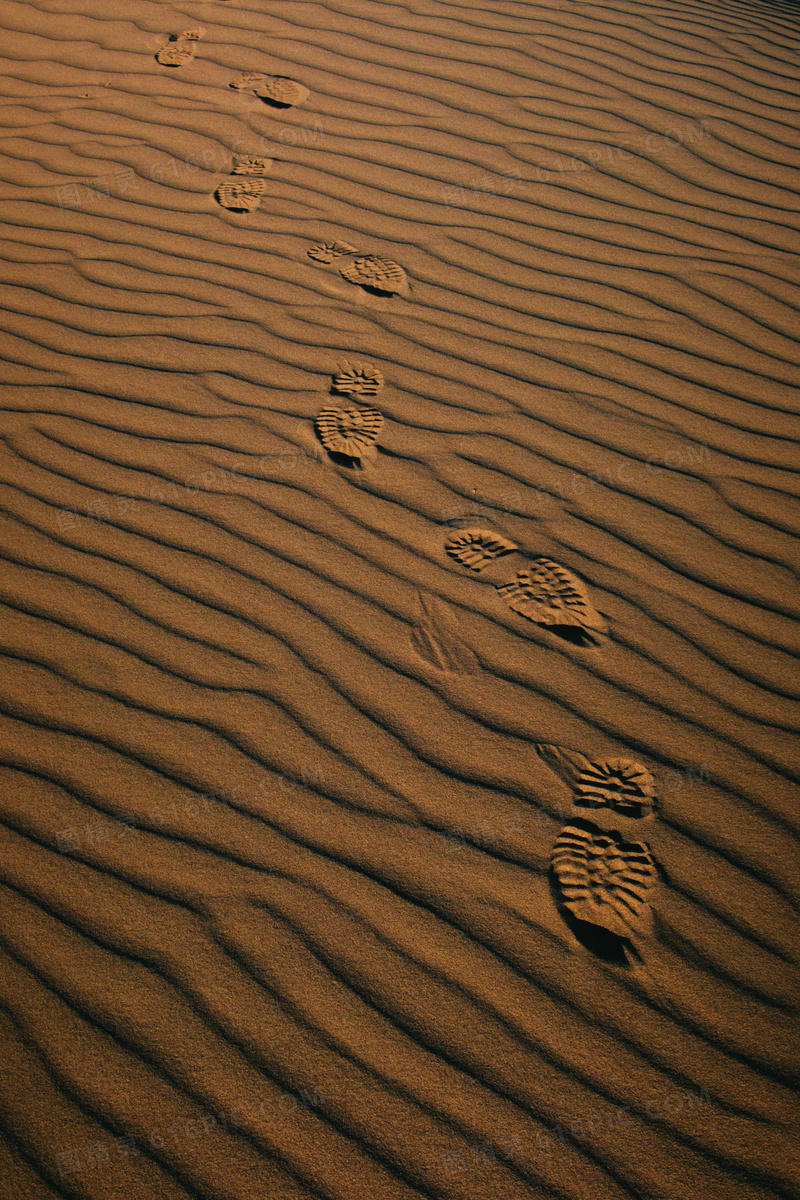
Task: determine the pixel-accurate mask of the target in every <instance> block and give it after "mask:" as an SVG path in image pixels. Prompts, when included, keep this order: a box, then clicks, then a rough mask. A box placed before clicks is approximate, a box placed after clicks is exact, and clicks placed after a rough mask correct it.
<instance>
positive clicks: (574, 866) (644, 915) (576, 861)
mask: <svg viewBox="0 0 800 1200" xmlns="http://www.w3.org/2000/svg"><path fill="white" fill-rule="evenodd" d="M550 866H551V871H552V880H553V883H554V887H555V893H556V901H557V903H558V906H559V908H561V909H562V910H565V911H566V912H567V913H568V914H570V916H571V917H572V918H574V921H575V922H578V923H580V925H582V926H589V927H590V928H589V929H583V930H580V929H576V928H575V924H573V923H572V922H570V928H572V929H573V931H575V932H578V933H581V934H582V935H583V936H582V940H583V941H584V944H585V945H588V946H589V947H590V948H592V949H597V950H598V952H602V951H607V950H608V949H609V946H608V944H607V943H604V942H603V941H602V939H601V940H600V942H595V943H594V945H593V944H592V931H591V927H594V928H596V929H599V930H601V931H605V932H606V933H607V934H611V935H613V937H614V938H618V939H625V940H627V939H629V938H631V937H632V936H635V935H640V934H644V933H647V932H649V930H650V927H651V923H652V915H651V912H650V898H651V896H650V893H651V889H652V887H653V885H654V884H655V882H656V879H657V877H658V876H657V871H656V864H655V860H654V858H653V856H652V854H651V853H650V848H649V846H648V845H647V843H646V842H626V841H623V839H622V837H621V835H620V834H619V833H618V832H617V831H616V830H614V831H612V830H603V829H600V828H598V826H597V825H593V824H592V823H591V822H590V821H585V820H583V819H582V818H576V819H575V820H574V821H573V822H571V823H570V824H569V825H565V826H564V828H563V829H562V830H561V832H560V833H559V835H558V837H557V838H556V840H555V843H554V845H553V851H552V854H551V856H550ZM621 949H622V948H621V947H617V950H621ZM604 956H605V955H604Z"/></svg>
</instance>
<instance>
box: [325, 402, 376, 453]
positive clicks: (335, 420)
mask: <svg viewBox="0 0 800 1200" xmlns="http://www.w3.org/2000/svg"><path fill="white" fill-rule="evenodd" d="M314 424H315V426H316V429H317V433H318V435H319V439H320V441H321V442H322V444H323V446H324V447H325V449H326V450H327V451H328V453H329V454H334V455H337V454H338V455H342V456H343V457H344V458H347V459H356V460H360V459H361V458H362V457H363V456H364V454H366V453H367V451H368V450H370V449H371V448H372V447H373V445H374V444H375V442H376V441H377V438H378V434H379V433H380V431H381V428H382V426H383V416H382V415H381V413H379V412H378V410H377V408H358V407H357V406H356V405H355V404H353V405H349V406H348V407H347V408H339V407H337V406H336V405H335V404H329V405H326V406H325V408H322V409H320V411H319V412H318V413H317V417H316V421H315V422H314Z"/></svg>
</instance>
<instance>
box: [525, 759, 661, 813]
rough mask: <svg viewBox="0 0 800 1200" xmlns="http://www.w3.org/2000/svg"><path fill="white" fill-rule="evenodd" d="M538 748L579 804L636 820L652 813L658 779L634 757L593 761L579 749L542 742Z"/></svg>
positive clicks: (581, 806) (582, 806)
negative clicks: (603, 809)
mask: <svg viewBox="0 0 800 1200" xmlns="http://www.w3.org/2000/svg"><path fill="white" fill-rule="evenodd" d="M536 750H537V752H538V753H539V755H540V756H541V758H543V759H544V761H545V762H546V763H547V765H548V767H550V769H551V770H552V771H555V773H556V774H557V775H560V776H561V778H562V779H563V780H564V782H565V783H566V784H567V785H568V786H569V787H570V788H571V789H572V794H573V804H574V805H575V807H576V808H609V809H611V810H612V811H613V812H615V813H619V814H620V815H621V816H624V817H630V818H633V819H635V820H638V819H641V818H642V817H649V816H651V815H652V813H653V810H654V808H655V806H656V804H657V802H658V798H657V796H656V781H655V778H654V776H653V775H651V773H650V772H649V771H648V770H647V767H643V766H642V764H641V763H639V762H635V761H634V759H632V758H600V759H597V760H596V761H594V762H592V761H591V760H590V759H588V758H586V756H585V755H583V754H581V753H580V752H579V751H577V750H569V749H567V747H565V746H553V745H550V744H548V743H544V742H543V743H539V744H537V746H536Z"/></svg>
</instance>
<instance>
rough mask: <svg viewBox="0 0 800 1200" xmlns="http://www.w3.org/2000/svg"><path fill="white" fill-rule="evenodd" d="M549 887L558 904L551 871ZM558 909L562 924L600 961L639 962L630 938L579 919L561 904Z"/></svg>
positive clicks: (628, 963)
mask: <svg viewBox="0 0 800 1200" xmlns="http://www.w3.org/2000/svg"><path fill="white" fill-rule="evenodd" d="M550 887H551V890H552V892H553V898H554V899H555V901H556V903H557V904H558V889H557V885H556V881H555V879H554V878H553V875H552V872H551V875H550ZM558 911H559V913H560V914H561V918H562V920H563V921H564V924H565V925H566V926H567V928H568V929H569V930H570V932H571V933H573V934H574V935H575V937H576V938H577V939H578V941H579V942H580V944H581V945H582V946H583V947H584V948H585V949H586V950H588V951H589V953H590V954H593V955H594V956H595V957H596V958H599V959H600V960H601V961H602V962H606V963H609V964H610V965H611V966H615V967H627V966H630V962H631V959H634V960H635V961H637V962H641V955H640V954H639V953H638V951H637V950H636V947H635V946H634V944H633V942H632V941H631V940H630V938H624V937H620V936H619V934H617V933H611V931H610V930H608V929H602V928H601V927H600V926H599V925H591V924H590V923H589V922H588V921H579V920H578V918H577V917H576V916H574V915H573V914H572V913H571V912H570V911H569V909H568V908H564V906H563V905H561V904H558Z"/></svg>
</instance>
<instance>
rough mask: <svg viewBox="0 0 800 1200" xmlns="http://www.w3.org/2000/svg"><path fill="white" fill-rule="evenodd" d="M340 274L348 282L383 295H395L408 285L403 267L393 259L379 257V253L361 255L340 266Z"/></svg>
mask: <svg viewBox="0 0 800 1200" xmlns="http://www.w3.org/2000/svg"><path fill="white" fill-rule="evenodd" d="M339 274H340V275H341V276H342V278H343V279H346V280H347V282H348V283H354V284H356V285H357V286H358V287H362V288H364V290H365V291H368V292H376V293H377V294H378V295H381V296H393V295H395V294H396V293H397V292H400V291H404V290H405V289H406V288H407V287H408V278H407V276H406V273H405V271H404V270H403V268H402V267H401V266H400V265H399V264H398V263H396V262H393V261H392V259H390V258H379V257H378V255H377V254H362V255H360V256H359V257H358V258H356V259H354V261H353V262H351V263H347V264H346V265H345V266H343V267H340V268H339Z"/></svg>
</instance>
